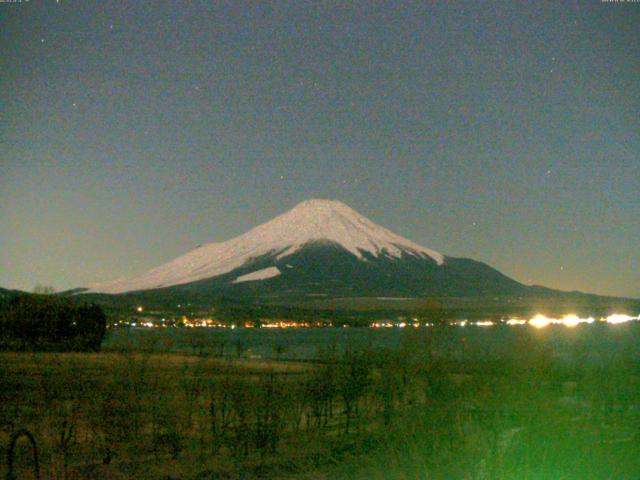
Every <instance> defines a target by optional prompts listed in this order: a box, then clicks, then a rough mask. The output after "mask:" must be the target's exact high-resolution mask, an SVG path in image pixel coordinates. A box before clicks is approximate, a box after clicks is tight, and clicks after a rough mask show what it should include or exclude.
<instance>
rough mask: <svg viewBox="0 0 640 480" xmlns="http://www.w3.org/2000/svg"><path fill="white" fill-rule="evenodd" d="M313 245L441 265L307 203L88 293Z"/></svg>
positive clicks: (371, 227)
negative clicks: (323, 243) (331, 244)
mask: <svg viewBox="0 0 640 480" xmlns="http://www.w3.org/2000/svg"><path fill="white" fill-rule="evenodd" d="M316 241H330V242H334V243H336V244H339V245H340V246H341V247H342V248H344V249H345V250H347V251H349V252H351V253H352V254H353V255H355V256H356V257H357V258H358V259H362V260H365V258H364V257H363V252H368V253H369V254H371V255H373V256H374V257H378V256H380V255H386V256H388V257H391V258H400V257H401V256H402V254H403V253H404V254H408V255H412V256H415V257H420V258H431V259H433V260H434V261H435V262H436V263H437V264H438V265H442V264H443V263H444V256H443V255H442V254H440V253H438V252H435V251H433V250H430V249H428V248H425V247H422V246H420V245H418V244H416V243H413V242H411V241H410V240H407V239H406V238H403V237H401V236H399V235H396V234H395V233H393V232H391V231H390V230H388V229H386V228H384V227H381V226H380V225H377V224H375V223H373V222H372V221H371V220H369V219H368V218H366V217H364V216H362V215H360V214H359V213H358V212H356V211H355V210H353V209H352V208H350V207H348V206H347V205H345V204H344V203H341V202H338V201H334V200H307V201H304V202H302V203H300V204H298V205H297V206H295V207H294V208H293V209H291V210H289V211H288V212H285V213H283V214H282V215H279V216H277V217H276V218H274V219H273V220H271V221H269V222H266V223H264V224H262V225H259V226H257V227H255V228H253V229H251V230H249V231H248V232H246V233H244V234H242V235H240V236H238V237H235V238H233V239H231V240H227V241H226V242H221V243H207V244H204V245H201V246H200V247H198V248H196V249H195V250H192V251H190V252H188V253H187V254H185V255H183V256H181V257H178V258H176V259H174V260H172V261H170V262H168V263H166V264H164V265H161V266H159V267H157V268H154V269H152V270H150V271H148V272H146V273H144V274H142V275H140V276H138V277H135V278H131V279H128V280H118V281H115V282H110V283H103V284H96V285H93V286H91V287H90V292H96V293H122V292H129V291H134V290H149V289H154V288H161V287H168V286H172V285H181V284H186V283H191V282H195V281H197V280H203V279H207V278H212V277H216V276H218V275H222V274H225V273H228V272H231V271H232V270H235V269H236V268H238V267H240V266H243V265H245V264H246V263H247V262H250V261H251V260H252V259H254V258H257V257H260V256H264V255H274V256H276V258H278V259H281V258H283V257H286V256H288V255H291V254H292V253H294V252H296V251H298V250H300V249H301V248H302V247H303V246H304V245H307V244H309V243H310V242H316ZM274 269H275V270H277V268H275V267H272V268H267V269H263V270H261V271H258V272H252V273H249V274H246V275H242V276H240V277H238V278H237V279H236V282H241V281H248V280H258V279H260V275H265V274H266V275H268V276H264V277H261V278H270V277H273V276H276V275H278V274H279V273H280V271H279V270H278V271H277V273H275V270H274ZM266 271H268V272H266ZM260 272H262V273H260ZM251 275H258V276H257V277H256V276H254V277H251ZM241 279H244V280H241Z"/></svg>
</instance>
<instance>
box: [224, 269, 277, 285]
mask: <svg viewBox="0 0 640 480" xmlns="http://www.w3.org/2000/svg"><path fill="white" fill-rule="evenodd" d="M278 275H280V270H278V267H268V268H263V269H262V270H256V271H255V272H251V273H247V274H246V275H240V276H239V277H238V278H236V279H235V280H234V281H233V282H231V283H242V282H252V281H254V280H266V279H267V278H273V277H277V276H278Z"/></svg>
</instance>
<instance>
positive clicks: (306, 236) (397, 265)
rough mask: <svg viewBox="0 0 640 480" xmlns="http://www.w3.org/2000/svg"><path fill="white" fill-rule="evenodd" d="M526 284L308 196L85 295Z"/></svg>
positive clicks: (348, 292)
mask: <svg viewBox="0 0 640 480" xmlns="http://www.w3.org/2000/svg"><path fill="white" fill-rule="evenodd" d="M529 288H531V287H527V286H525V285H523V284H521V283H519V282H517V281H515V280H513V279H511V278H509V277H507V276H505V275H503V274H502V273H500V272H498V271H497V270H495V269H493V268H491V267H490V266H488V265H486V264H484V263H481V262H478V261H474V260H471V259H465V258H454V257H449V256H445V255H443V254H441V253H438V252H436V251H434V250H431V249H429V248H426V247H423V246H421V245H418V244H417V243H414V242H412V241H410V240H407V239H406V238H403V237H401V236H400V235H397V234H395V233H393V232H391V231H390V230H388V229H386V228H384V227H382V226H380V225H377V224H375V223H374V222H372V221H371V220H369V219H368V218H366V217H364V216H363V215H361V214H359V213H358V212H356V211H355V210H353V209H352V208H350V207H348V206H347V205H345V204H344V203H341V202H339V201H334V200H307V201H304V202H302V203H300V204H298V205H297V206H295V207H294V208H293V209H291V210H289V211H288V212H285V213H284V214H282V215H279V216H277V217H276V218H274V219H273V220H271V221H268V222H266V223H264V224H262V225H259V226H257V227H255V228H253V229H252V230H249V231H248V232H246V233H244V234H242V235H240V236H238V237H236V238H233V239H231V240H227V241H225V242H221V243H207V244H204V245H201V246H199V247H197V248H196V249H194V250H192V251H190V252H188V253H186V254H185V255H182V256H180V257H178V258H176V259H174V260H172V261H170V262H168V263H166V264H164V265H161V266H159V267H157V268H154V269H152V270H149V271H148V272H146V273H143V274H142V275H139V276H137V277H133V278H130V279H125V280H117V281H114V282H109V283H102V284H95V285H91V286H89V287H88V288H87V289H86V290H85V293H94V294H98V293H102V294H124V293H130V292H146V293H151V291H153V292H157V293H158V294H161V293H162V292H164V293H171V296H172V297H175V296H176V295H180V294H184V295H192V296H193V295H197V296H198V297H200V298H202V297H207V296H215V295H222V294H224V295H232V296H235V295H238V296H246V295H250V296H252V298H259V297H261V296H266V297H274V296H279V297H287V296H298V297H299V296H301V295H302V296H350V297H368V296H369V297H371V296H385V297H386V296H412V297H426V296H455V297H466V296H484V295H496V294H505V295H507V294H508V295H515V294H522V293H524V292H526V291H527V290H528V289H529Z"/></svg>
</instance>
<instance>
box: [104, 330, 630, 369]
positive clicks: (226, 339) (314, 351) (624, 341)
mask: <svg viewBox="0 0 640 480" xmlns="http://www.w3.org/2000/svg"><path fill="white" fill-rule="evenodd" d="M523 345H526V348H529V349H531V348H535V349H538V348H541V349H545V350H546V351H547V352H548V353H549V354H550V355H552V356H553V357H554V359H555V360H559V361H561V362H563V363H565V364H568V365H572V364H578V363H580V364H585V363H587V364H589V365H591V366H596V367H597V366H599V365H601V366H605V365H608V364H610V363H611V362H614V361H638V360H640V323H638V322H629V323H625V324H620V325H609V324H604V323H596V324H591V325H579V326H577V327H575V328H567V327H564V326H562V325H550V326H548V327H546V328H544V329H536V328H533V327H531V326H528V325H522V326H498V325H494V326H491V327H477V326H466V327H458V326H440V327H420V328H413V327H407V328H403V329H401V328H379V329H375V328H355V327H350V328H291V329H267V328H257V329H254V328H237V329H218V328H163V329H153V328H119V329H114V330H111V331H110V332H109V333H108V334H107V337H106V339H105V341H104V344H103V348H104V349H105V350H117V351H120V350H125V351H127V350H131V351H135V350H142V351H153V352H163V351H168V352H174V353H194V354H195V353H197V354H203V355H220V354H222V355H225V356H245V357H251V358H265V359H275V358H278V359H291V360H313V359H317V358H324V357H326V356H327V354H330V353H331V352H333V353H341V352H344V351H345V350H346V349H349V348H350V349H353V350H363V349H373V350H377V349H398V348H400V349H402V348H411V349H416V348H417V349H424V350H425V351H426V350H428V351H430V352H432V354H433V355H434V356H437V357H440V358H447V359H453V360H458V361H464V362H473V361H474V360H480V359H495V360H499V359H500V358H502V357H504V356H507V355H510V354H513V352H514V351H517V350H518V349H522V348H523Z"/></svg>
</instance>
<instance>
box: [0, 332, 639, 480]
mask: <svg viewBox="0 0 640 480" xmlns="http://www.w3.org/2000/svg"><path fill="white" fill-rule="evenodd" d="M579 328H583V327H579ZM587 328H591V333H590V334H589V335H588V336H586V337H584V338H588V339H589V341H586V340H579V339H578V340H576V339H574V340H573V341H572V342H571V343H566V344H564V345H563V347H562V349H561V352H559V350H558V348H557V343H558V337H552V336H550V335H546V334H544V333H541V332H538V331H534V330H532V329H530V328H528V327H524V328H518V329H512V330H509V333H508V334H507V335H505V336H504V339H505V340H504V341H505V342H507V345H506V348H503V349H501V350H500V352H499V353H496V352H493V354H491V355H488V354H485V353H487V352H483V351H482V350H483V348H484V347H483V346H482V345H481V344H479V343H477V342H475V341H474V336H473V334H468V335H465V336H460V335H455V334H454V333H455V332H454V330H452V329H450V328H443V329H441V330H439V331H433V330H417V331H413V332H407V333H406V334H405V335H403V337H402V339H401V341H400V342H399V344H398V345H397V346H395V347H393V348H384V347H381V346H379V345H378V346H376V345H371V346H368V347H362V346H359V347H357V348H355V347H353V346H351V345H348V344H347V345H344V348H341V349H335V348H328V349H325V350H319V351H318V352H317V354H316V355H315V356H316V361H313V362H292V361H288V362H287V361H281V360H277V359H278V358H280V356H279V354H278V351H279V350H278V347H277V346H274V349H273V352H274V357H273V359H251V358H248V356H247V355H246V353H247V350H245V349H238V350H232V351H231V352H228V353H230V354H229V355H226V356H224V357H222V356H219V354H218V353H216V348H205V347H206V345H205V347H203V348H198V349H196V350H194V353H193V354H191V355H185V354H176V353H172V354H167V353H162V352H157V345H156V344H155V343H154V348H153V350H154V351H155V353H150V352H151V350H149V351H148V352H145V351H142V350H145V348H136V346H135V345H128V346H127V348H126V349H118V351H111V352H104V353H100V354H97V353H2V354H0V371H2V372H3V374H2V375H1V376H0V427H1V428H0V443H1V444H2V445H6V444H7V443H8V441H9V436H10V434H11V432H13V431H15V430H16V429H19V428H27V429H28V430H29V431H31V432H32V433H33V434H34V436H35V439H36V441H37V444H38V447H39V454H40V464H41V469H42V472H41V473H42V475H41V477H42V478H52V479H71V478H96V479H97V478H116V479H118V478H140V479H145V478H148V479H160V478H181V479H196V478H197V479H207V478H228V479H234V478H237V479H240V478H243V479H244V478H291V479H293V478H303V479H305V478H306V479H323V478H324V479H334V478H344V479H351V478H363V479H365V478H367V479H368V478H374V479H375V478H380V479H386V478H393V479H417V478H421V479H424V478H447V479H449V478H455V479H458V478H460V479H465V478H468V479H516V478H518V479H520V478H526V479H550V478H553V479H589V478H592V479H605V478H637V477H638V475H640V438H638V435H637V433H636V432H637V431H638V427H640V408H639V407H640V395H639V394H640V369H639V368H638V367H640V358H639V356H638V353H640V352H639V351H638V350H637V349H636V342H635V337H634V334H635V333H636V332H635V330H634V329H633V327H628V328H627V331H621V330H620V329H618V330H614V329H609V328H602V329H600V330H596V329H595V328H599V327H595V328H594V327H591V326H584V329H585V330H586V329H587ZM498 333H499V332H498ZM194 334H195V332H194ZM196 335H197V334H196ZM580 338H583V337H580ZM596 338H597V339H598V341H599V342H600V343H602V344H603V345H605V348H603V349H601V350H600V351H599V352H598V354H597V355H595V354H594V353H593V351H592V350H591V349H590V348H589V342H590V341H593V340H594V339H596ZM199 341H203V340H202V339H200V340H199ZM204 341H206V338H205V340H204ZM140 345H143V344H142V343H141V344H140ZM114 350H115V349H114ZM19 447H20V448H18V452H17V453H18V456H17V458H16V469H17V471H18V472H19V473H20V474H21V475H24V477H23V476H18V478H31V477H29V476H28V471H29V467H30V464H31V461H30V457H29V452H28V449H27V447H26V444H25V443H22V442H21V443H20V444H19ZM0 458H1V460H0V462H2V463H0V473H2V475H4V472H5V471H6V470H7V465H6V458H5V456H4V455H3V456H2V457H0Z"/></svg>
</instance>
